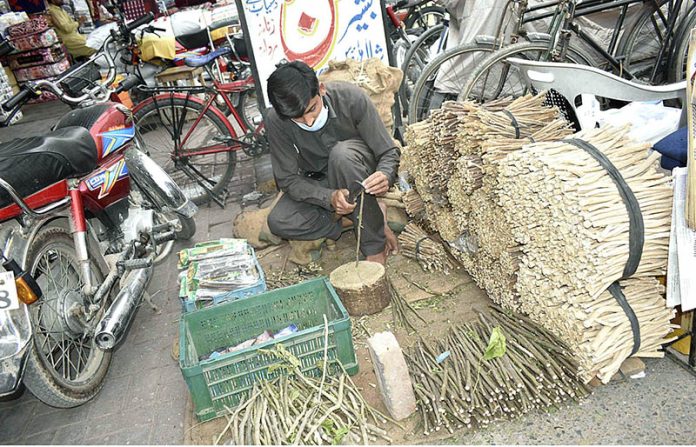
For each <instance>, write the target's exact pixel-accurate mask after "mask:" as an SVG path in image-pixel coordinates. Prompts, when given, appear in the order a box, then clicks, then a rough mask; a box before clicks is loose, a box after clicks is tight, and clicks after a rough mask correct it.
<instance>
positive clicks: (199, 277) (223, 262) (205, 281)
mask: <svg viewBox="0 0 696 447" xmlns="http://www.w3.org/2000/svg"><path fill="white" fill-rule="evenodd" d="M187 279H188V281H189V282H190V283H192V284H195V285H196V286H197V289H198V290H197V292H196V296H197V297H198V296H205V295H206V294H209V293H210V294H219V293H220V292H221V291H225V292H229V291H233V290H235V289H241V288H244V287H248V286H250V285H253V284H256V283H257V282H258V281H259V279H260V277H259V272H258V271H257V270H256V263H255V262H254V257H253V256H252V255H251V253H247V254H246V255H234V256H228V257H224V258H216V259H214V260H208V261H199V262H193V263H191V264H190V265H189V270H188V274H187Z"/></svg>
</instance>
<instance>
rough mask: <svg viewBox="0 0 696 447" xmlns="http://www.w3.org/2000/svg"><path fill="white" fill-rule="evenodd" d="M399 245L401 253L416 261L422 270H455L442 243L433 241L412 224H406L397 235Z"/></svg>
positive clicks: (447, 271) (453, 263) (445, 271)
mask: <svg viewBox="0 0 696 447" xmlns="http://www.w3.org/2000/svg"><path fill="white" fill-rule="evenodd" d="M399 244H400V245H401V253H402V254H403V255H404V256H406V257H408V258H412V259H415V260H416V261H418V263H419V264H420V265H421V267H422V268H423V270H428V271H440V272H444V273H449V272H450V271H451V270H454V269H456V268H457V264H456V263H455V262H454V260H453V259H452V257H451V256H450V255H449V254H448V253H447V251H446V250H445V247H444V246H443V245H442V242H439V241H436V240H435V239H433V238H432V237H431V236H429V235H428V234H427V233H426V232H425V231H423V229H421V228H420V227H419V226H418V225H417V224H415V223H414V222H410V223H408V224H407V225H406V227H405V228H404V230H403V231H402V232H401V234H399Z"/></svg>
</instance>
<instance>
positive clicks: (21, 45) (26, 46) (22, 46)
mask: <svg viewBox="0 0 696 447" xmlns="http://www.w3.org/2000/svg"><path fill="white" fill-rule="evenodd" d="M56 44H60V39H58V35H57V34H56V32H55V30H53V29H49V30H47V31H45V32H43V33H36V34H27V35H24V36H22V37H15V38H13V39H12V45H13V46H14V47H15V48H16V49H17V50H19V51H28V50H33V49H36V48H49V47H52V46H54V45H56Z"/></svg>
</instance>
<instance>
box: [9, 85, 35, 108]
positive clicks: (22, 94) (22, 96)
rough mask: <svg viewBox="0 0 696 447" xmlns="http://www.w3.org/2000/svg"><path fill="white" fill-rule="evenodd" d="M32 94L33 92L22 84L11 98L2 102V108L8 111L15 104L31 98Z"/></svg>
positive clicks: (15, 105)
mask: <svg viewBox="0 0 696 447" xmlns="http://www.w3.org/2000/svg"><path fill="white" fill-rule="evenodd" d="M33 95H34V94H33V92H32V91H31V90H29V89H28V88H27V87H26V86H24V85H23V86H22V88H21V89H20V90H19V93H17V94H16V95H14V96H13V97H12V98H10V99H9V100H7V101H6V102H5V103H3V105H2V109H3V110H4V111H6V112H9V111H10V110H12V109H14V108H15V107H17V105H19V104H24V103H25V102H26V101H29V99H31V98H30V96H33Z"/></svg>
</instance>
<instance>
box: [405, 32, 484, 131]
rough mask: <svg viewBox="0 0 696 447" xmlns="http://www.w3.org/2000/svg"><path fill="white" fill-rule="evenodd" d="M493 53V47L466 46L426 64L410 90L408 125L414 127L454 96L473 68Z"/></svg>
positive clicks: (455, 96) (456, 48) (447, 52)
mask: <svg viewBox="0 0 696 447" xmlns="http://www.w3.org/2000/svg"><path fill="white" fill-rule="evenodd" d="M491 51H493V44H483V43H481V44H466V45H461V46H458V47H455V48H452V49H451V50H447V51H445V52H444V53H442V54H441V55H439V56H437V57H436V58H434V59H433V60H432V61H430V63H428V64H427V65H426V66H425V67H424V68H423V72H422V73H421V75H420V77H419V78H418V81H417V82H416V85H415V86H414V88H413V95H412V96H411V100H410V103H409V109H408V122H409V123H411V124H412V123H415V122H418V121H422V120H424V119H425V118H427V117H428V115H429V114H430V112H431V111H432V110H435V109H439V108H440V106H441V105H442V103H443V102H444V101H448V100H455V99H457V94H458V93H459V91H460V90H461V88H462V87H463V86H464V83H465V81H466V79H467V78H468V77H469V75H470V74H471V73H472V72H473V70H474V68H475V67H477V66H478V65H479V64H480V63H482V62H483V60H485V58H486V57H487V56H488V55H489V54H490V53H491Z"/></svg>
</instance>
